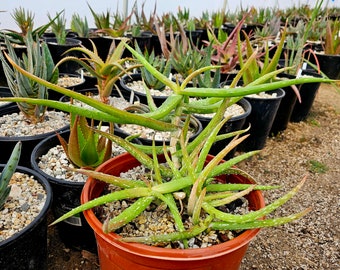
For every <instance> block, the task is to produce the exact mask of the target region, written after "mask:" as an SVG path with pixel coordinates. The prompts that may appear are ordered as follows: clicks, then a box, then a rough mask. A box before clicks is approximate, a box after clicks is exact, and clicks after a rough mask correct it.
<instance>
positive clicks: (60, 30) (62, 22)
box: [47, 10, 67, 45]
mask: <svg viewBox="0 0 340 270" xmlns="http://www.w3.org/2000/svg"><path fill="white" fill-rule="evenodd" d="M57 14H58V13H57ZM47 17H48V18H49V19H50V20H51V21H52V16H51V15H50V14H49V13H48V14H47ZM50 27H51V30H52V33H54V34H55V37H56V39H57V43H58V44H61V45H64V44H65V43H66V35H67V31H66V17H65V12H64V10H63V11H61V13H59V16H57V18H56V20H54V21H52V23H51V25H50Z"/></svg>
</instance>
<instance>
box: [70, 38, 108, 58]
mask: <svg viewBox="0 0 340 270" xmlns="http://www.w3.org/2000/svg"><path fill="white" fill-rule="evenodd" d="M76 39H77V40H80V41H81V44H82V45H83V46H84V47H85V48H87V49H89V50H90V51H93V46H92V43H91V41H92V42H93V43H94V45H95V46H96V48H97V50H98V55H99V57H100V58H101V59H102V60H103V61H105V60H106V58H107V56H108V54H109V51H110V47H111V44H112V41H113V40H114V39H113V38H112V37H109V36H107V37H106V36H96V37H91V38H85V37H76Z"/></svg>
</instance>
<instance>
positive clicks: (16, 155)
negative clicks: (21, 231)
mask: <svg viewBox="0 0 340 270" xmlns="http://www.w3.org/2000/svg"><path fill="white" fill-rule="evenodd" d="M21 147H22V143H21V142H20V141H19V142H17V143H16V145H15V146H14V149H13V151H12V154H11V156H10V158H9V160H8V162H7V164H6V165H5V167H4V169H3V170H2V172H1V174H0V209H2V207H3V206H4V204H5V202H6V200H7V197H8V195H9V193H10V191H11V186H9V185H8V184H9V181H10V180H11V178H12V175H13V173H14V172H15V169H16V167H17V165H18V163H19V159H20V154H21Z"/></svg>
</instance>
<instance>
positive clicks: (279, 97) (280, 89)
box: [245, 88, 286, 100]
mask: <svg viewBox="0 0 340 270" xmlns="http://www.w3.org/2000/svg"><path fill="white" fill-rule="evenodd" d="M265 93H268V94H271V93H277V94H278V95H277V96H276V97H271V98H257V97H251V96H245V98H246V99H251V100H263V99H268V100H276V99H281V98H283V97H284V96H285V95H286V93H285V91H284V90H283V89H282V88H278V89H274V90H270V91H265Z"/></svg>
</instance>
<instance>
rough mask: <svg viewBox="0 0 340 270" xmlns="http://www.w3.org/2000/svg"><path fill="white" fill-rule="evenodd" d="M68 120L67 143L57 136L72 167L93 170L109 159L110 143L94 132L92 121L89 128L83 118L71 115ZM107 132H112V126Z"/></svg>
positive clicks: (110, 153) (110, 152)
mask: <svg viewBox="0 0 340 270" xmlns="http://www.w3.org/2000/svg"><path fill="white" fill-rule="evenodd" d="M70 118H71V124H70V126H71V130H70V136H69V140H68V142H67V141H66V140H65V139H64V138H63V137H62V136H61V135H59V134H58V133H57V136H58V139H59V141H60V143H61V145H62V147H63V149H64V151H65V153H66V155H67V157H68V159H69V160H70V161H71V163H72V164H73V165H75V166H76V167H78V168H81V167H86V168H92V169H94V168H96V167H97V166H99V165H100V164H101V163H103V162H104V161H106V160H108V159H109V158H111V155H112V142H111V141H110V140H107V139H106V138H105V137H103V136H100V135H99V134H98V133H96V132H94V128H93V127H94V123H93V120H92V121H91V126H89V124H88V121H87V120H86V118H85V117H82V116H79V115H77V116H75V117H73V116H72V114H71V116H70ZM100 127H101V124H100V125H99V128H100ZM109 132H110V133H112V132H113V127H112V125H110V128H109Z"/></svg>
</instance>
